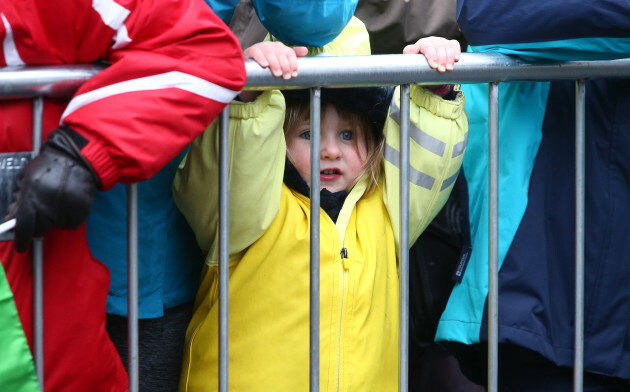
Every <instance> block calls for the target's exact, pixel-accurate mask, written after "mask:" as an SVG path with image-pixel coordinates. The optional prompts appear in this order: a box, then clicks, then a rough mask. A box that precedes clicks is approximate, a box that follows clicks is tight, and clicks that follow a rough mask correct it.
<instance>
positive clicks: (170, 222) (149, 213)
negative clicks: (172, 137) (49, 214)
mask: <svg viewBox="0 0 630 392" xmlns="http://www.w3.org/2000/svg"><path fill="white" fill-rule="evenodd" d="M185 153H186V151H184V152H182V153H180V155H179V156H178V157H176V158H175V159H174V160H173V161H171V162H170V163H169V164H168V165H166V166H165V167H164V168H163V169H162V170H161V171H160V172H158V173H157V174H156V175H155V176H153V177H152V178H151V179H149V180H147V181H143V182H141V183H139V184H138V259H139V261H138V282H139V298H138V303H139V317H140V318H156V317H161V316H162V315H164V310H165V309H169V308H172V307H174V306H177V305H181V304H183V303H185V302H190V301H193V300H194V299H195V294H196V293H197V288H198V287H199V277H200V274H201V267H202V266H203V256H202V255H201V251H200V250H199V246H198V245H197V242H196V240H195V236H194V234H193V232H192V230H191V229H190V227H189V226H188V223H187V222H186V219H184V217H183V215H182V214H181V213H180V212H179V210H178V209H177V207H176V206H175V203H174V201H173V196H172V192H171V184H172V182H173V177H175V171H176V169H177V166H178V165H179V162H180V161H181V159H182V158H183V156H184V155H185ZM87 236H88V243H89V245H90V250H91V251H92V254H93V255H94V257H96V258H97V259H99V260H100V261H102V262H103V263H105V265H107V267H108V268H109V271H110V275H111V283H110V288H109V295H108V296H107V313H109V314H116V315H120V316H127V188H126V185H122V184H118V185H116V186H115V187H114V188H112V189H111V190H109V191H107V192H98V193H97V194H96V196H95V201H94V204H93V205H92V211H91V212H90V216H89V217H88V221H87Z"/></svg>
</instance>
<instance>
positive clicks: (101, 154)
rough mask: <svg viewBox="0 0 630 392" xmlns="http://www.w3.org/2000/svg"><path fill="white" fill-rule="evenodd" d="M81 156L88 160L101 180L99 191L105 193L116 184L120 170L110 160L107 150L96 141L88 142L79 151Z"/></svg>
mask: <svg viewBox="0 0 630 392" xmlns="http://www.w3.org/2000/svg"><path fill="white" fill-rule="evenodd" d="M81 154H83V156H84V157H85V159H87V160H88V162H89V163H90V165H92V168H94V171H95V172H96V174H97V175H98V177H99V178H100V179H101V183H102V188H101V190H103V191H106V190H108V189H110V188H112V187H113V186H114V185H116V183H117V182H118V178H119V177H120V170H119V169H118V166H116V164H115V163H114V161H113V160H112V158H111V157H110V156H109V154H107V148H106V147H105V146H104V145H103V144H101V143H99V142H98V141H97V140H90V142H89V143H88V144H87V145H86V146H85V147H83V148H82V149H81Z"/></svg>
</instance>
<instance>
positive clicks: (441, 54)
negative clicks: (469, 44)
mask: <svg viewBox="0 0 630 392" xmlns="http://www.w3.org/2000/svg"><path fill="white" fill-rule="evenodd" d="M403 53H404V54H418V53H421V54H424V56H425V57H426V58H427V62H428V63H429V66H430V67H431V68H433V69H437V70H438V72H446V71H452V70H453V66H454V64H455V63H456V62H457V61H459V59H460V57H461V54H462V49H461V47H460V45H459V42H458V41H457V40H454V39H450V40H449V39H446V38H442V37H425V38H420V39H419V40H418V42H416V43H415V44H413V45H407V46H405V48H404V49H403Z"/></svg>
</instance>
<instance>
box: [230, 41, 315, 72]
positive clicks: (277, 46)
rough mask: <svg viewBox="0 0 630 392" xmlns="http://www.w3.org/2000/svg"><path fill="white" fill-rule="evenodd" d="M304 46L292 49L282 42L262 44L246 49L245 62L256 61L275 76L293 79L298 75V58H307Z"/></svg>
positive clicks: (244, 53)
mask: <svg viewBox="0 0 630 392" xmlns="http://www.w3.org/2000/svg"><path fill="white" fill-rule="evenodd" d="M307 52H308V49H306V47H304V46H296V47H294V48H290V47H288V46H286V45H285V44H283V43H282V42H272V41H266V42H260V43H257V44H254V45H252V46H250V47H249V48H247V49H245V52H243V55H244V56H245V60H250V59H251V60H254V61H256V62H257V63H258V64H259V65H260V66H261V67H263V68H269V69H270V70H271V73H272V74H273V76H275V77H277V78H279V77H282V78H283V79H287V80H288V79H291V78H292V77H296V76H297V74H298V69H297V58H298V57H304V56H306V53H307Z"/></svg>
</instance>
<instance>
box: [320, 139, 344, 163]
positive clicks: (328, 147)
mask: <svg viewBox="0 0 630 392" xmlns="http://www.w3.org/2000/svg"><path fill="white" fill-rule="evenodd" d="M320 155H321V158H322V159H338V158H339V157H340V156H341V150H340V149H339V146H338V145H337V143H335V142H334V141H329V140H324V139H322V141H321V149H320Z"/></svg>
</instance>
